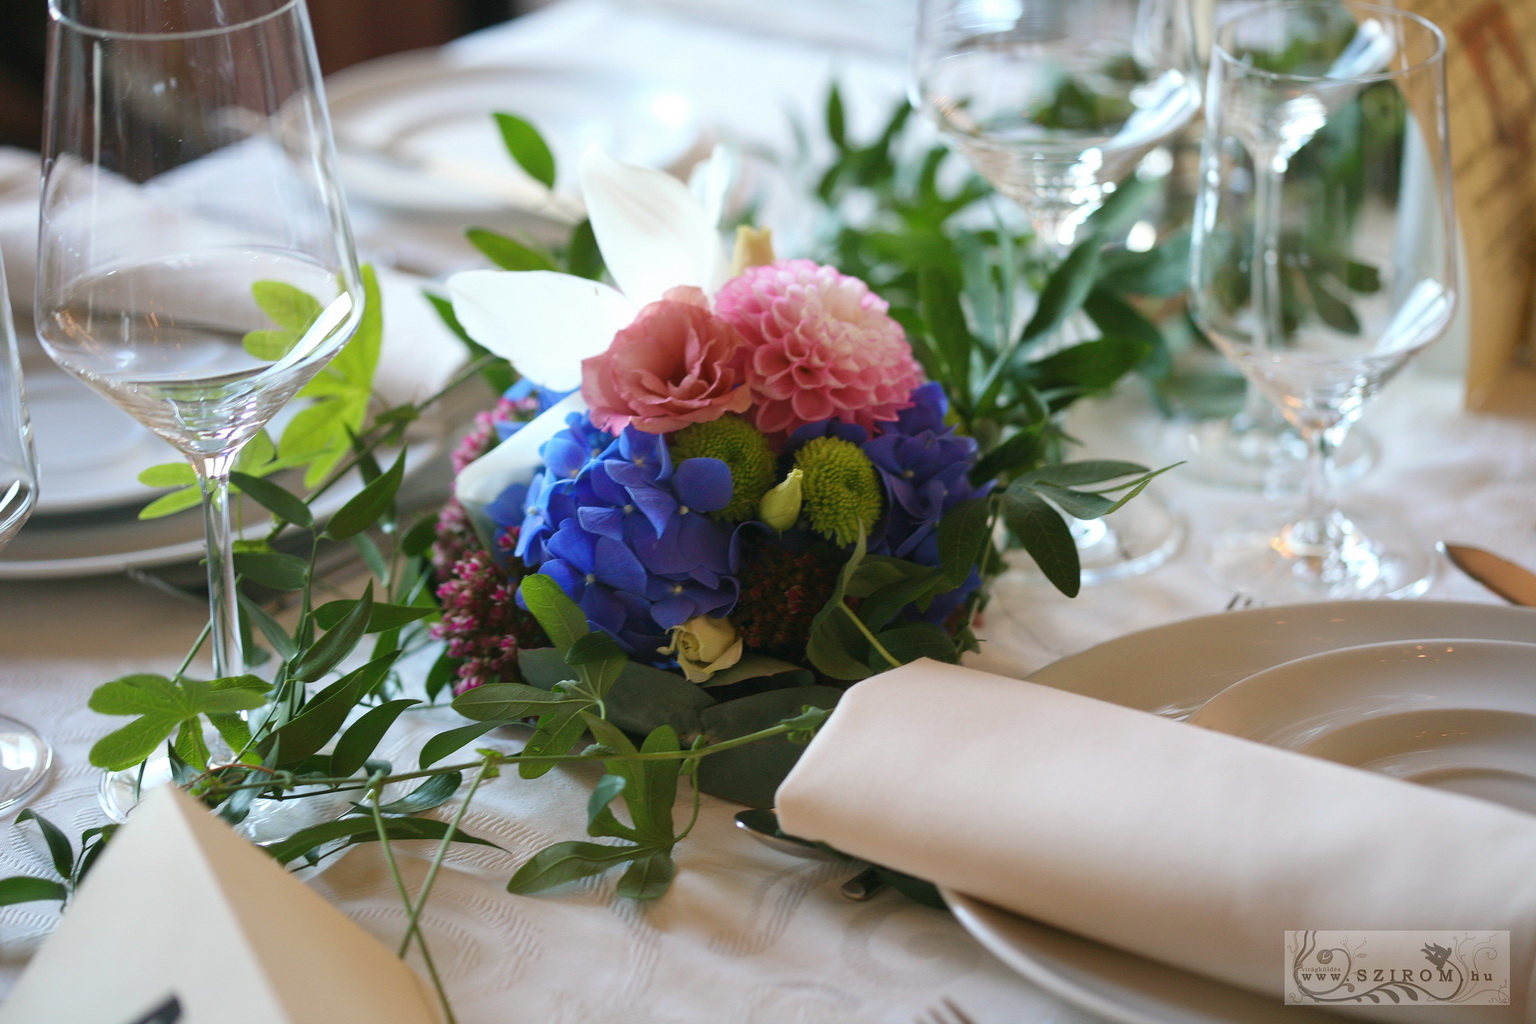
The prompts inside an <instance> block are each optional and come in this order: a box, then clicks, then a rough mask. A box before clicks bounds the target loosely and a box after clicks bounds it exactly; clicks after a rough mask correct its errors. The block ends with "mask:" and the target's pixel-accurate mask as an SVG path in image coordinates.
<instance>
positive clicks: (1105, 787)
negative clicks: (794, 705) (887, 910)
mask: <svg viewBox="0 0 1536 1024" xmlns="http://www.w3.org/2000/svg"><path fill="white" fill-rule="evenodd" d="M776 799H777V808H778V815H779V822H780V824H781V825H782V826H783V828H784V830H785V831H786V832H789V833H790V834H792V835H796V836H800V837H802V838H805V839H815V840H821V841H824V842H826V843H830V844H831V845H832V846H835V847H837V848H838V849H840V850H843V851H844V852H846V853H849V854H852V855H854V856H857V857H862V858H865V859H868V860H871V861H875V862H877V863H880V864H885V865H888V866H890V867H893V868H897V869H899V870H901V871H905V872H908V873H909V874H913V875H916V876H918V877H920V878H925V879H928V880H929V881H932V882H934V883H936V884H938V885H941V886H946V887H948V888H950V889H953V890H956V891H958V892H962V893H965V894H967V895H969V896H973V897H976V898H977V899H981V900H984V901H986V902H988V903H992V904H994V905H996V906H1000V907H1004V908H1007V909H1009V910H1012V911H1015V912H1016V913H1020V914H1023V915H1026V916H1028V917H1032V918H1034V919H1036V920H1039V921H1044V922H1046V923H1048V924H1052V925H1055V926H1056V927H1058V928H1063V929H1066V930H1068V931H1072V932H1076V933H1078V934H1080V935H1084V936H1087V937H1089V938H1092V939H1097V940H1099V941H1100V942H1104V943H1108V944H1110V945H1114V946H1117V947H1119V948H1121V949H1124V950H1127V951H1129V952H1132V953H1136V954H1140V955H1142V956H1145V957H1148V958H1150V959H1155V960H1159V961H1162V962H1164V963H1168V964H1171V965H1173V966H1175V967H1182V968H1184V969H1186V970H1190V971H1194V972H1196V973H1199V974H1204V975H1207V976H1210V977H1215V978H1218V979H1220V980H1223V981H1226V982H1229V983H1232V984H1235V985H1240V986H1243V987H1245V988H1248V989H1251V990H1253V991H1257V992H1260V993H1267V994H1269V995H1271V996H1273V998H1274V999H1275V1000H1276V1002H1277V1004H1278V1003H1279V1002H1280V1001H1281V1000H1282V999H1283V998H1284V992H1283V987H1284V984H1285V979H1286V977H1287V975H1286V968H1287V965H1288V964H1289V963H1290V961H1291V959H1293V957H1292V956H1291V955H1290V954H1289V953H1288V951H1287V938H1288V936H1287V933H1293V934H1294V933H1308V934H1310V933H1313V932H1334V931H1341V930H1347V931H1348V932H1350V933H1351V934H1355V935H1359V934H1361V933H1366V932H1372V933H1377V932H1386V931H1416V930H1434V931H1439V932H1451V931H1468V932H1472V931H1475V932H1479V933H1482V932H1494V933H1507V942H1508V945H1507V949H1508V953H1507V954H1506V955H1504V956H1502V957H1501V963H1500V964H1499V967H1500V969H1501V970H1504V971H1507V973H1506V974H1504V977H1507V978H1508V979H1509V982H1508V983H1507V984H1505V985H1504V986H1503V998H1504V1000H1505V1005H1458V1006H1455V1007H1441V1008H1439V1009H1438V1010H1436V1009H1434V1008H1427V1007H1426V1006H1425V1005H1423V1003H1424V1000H1425V999H1426V998H1428V997H1427V996H1423V995H1420V996H1419V998H1418V1000H1417V1002H1413V1003H1411V1004H1410V1000H1407V999H1405V1000H1404V1001H1403V1002H1402V1003H1401V1004H1398V1005H1392V1004H1391V1002H1390V999H1388V998H1383V1003H1385V1004H1386V1005H1377V1006H1375V1007H1371V1008H1367V1009H1357V1008H1345V1007H1340V1009H1342V1010H1343V1012H1349V1013H1357V1014H1359V1015H1361V1016H1368V1017H1372V1018H1373V1019H1386V1020H1396V1021H1413V1022H1415V1024H1420V1022H1423V1024H1429V1022H1431V1021H1434V1022H1439V1021H1445V1022H1447V1024H1449V1022H1451V1021H1454V1022H1455V1024H1488V1022H1494V1021H1497V1022H1500V1024H1514V1022H1522V1024H1531V1022H1536V1000H1533V999H1532V996H1531V991H1532V974H1533V970H1536V817H1533V816H1531V815H1527V814H1522V813H1519V812H1517V811H1512V810H1509V809H1507V808H1504V807H1501V806H1498V805H1495V804H1491V803H1485V802H1483V801H1481V800H1475V799H1472V798H1470V797H1465V796H1460V795H1457V794H1453V793H1447V792H1442V791H1438V790H1434V789H1430V788H1427V787H1424V786H1418V785H1414V784H1412V783H1408V782H1403V781H1401V780H1398V779H1392V778H1388V777H1386V776H1383V775H1376V774H1373V773H1371V772H1366V771H1362V770H1360V769H1356V768H1349V767H1345V766H1343V765H1338V764H1333V763H1331V762H1327V761H1322V760H1319V759H1317V758H1313V757H1307V756H1305V755H1302V754H1297V753H1293V752H1291V751H1287V750H1279V749H1276V748H1273V747H1267V746H1263V745H1261V744H1258V743H1254V742H1251V741H1249V740H1244V739H1239V738H1237V737H1233V736H1227V735H1225V734H1222V733H1217V732H1212V731H1209V730H1207V729H1202V728H1200V727H1198V726H1193V725H1189V724H1187V723H1184V722H1176V721H1172V720H1170V719H1166V718H1160V717H1158V716H1156V715H1153V714H1149V713H1147V712H1143V711H1135V710H1132V709H1129V708H1124V707H1120V706H1119V705H1116V704H1110V703H1108V702H1105V701H1100V700H1094V699H1092V698H1089V697H1083V696H1080V695H1078V694H1074V693H1068V692H1065V691H1062V690H1056V689H1052V688H1050V687H1046V686H1040V685H1038V684H1035V683H1027V682H1023V681H1021V680H1017V679H1005V678H1003V677H1001V676H995V675H990V674H988V673H985V672H978V671H975V670H973V669H965V668H961V667H958V666H955V665H945V664H940V663H938V662H933V661H919V662H915V663H913V664H911V665H907V666H905V667H903V668H899V669H895V670H893V671H890V672H886V673H883V674H881V675H878V676H875V677H873V678H871V679H867V680H865V681H864V682H862V683H859V684H858V685H856V686H854V687H853V688H852V689H851V690H849V691H848V692H847V694H845V695H844V697H843V699H842V700H841V701H840V702H839V703H838V706H837V708H836V710H835V711H833V713H832V717H831V718H830V719H829V720H828V722H827V724H826V725H825V726H823V728H822V729H821V731H820V732H819V733H818V734H817V736H816V738H815V739H814V740H813V741H812V742H811V744H810V746H809V747H808V748H807V749H806V751H805V753H804V755H803V756H802V757H801V759H800V761H799V763H798V764H797V765H796V766H795V768H794V770H793V771H792V772H791V773H790V775H789V777H788V778H787V779H785V781H784V783H783V784H782V785H781V786H780V787H779V790H778V794H777V798H776ZM1435 941H1436V942H1439V941H1440V939H1439V938H1436V939H1435ZM1420 959H1422V957H1421V958H1420ZM1369 966H1370V967H1371V968H1376V967H1382V968H1400V967H1403V966H1405V965H1403V964H1398V963H1376V962H1372V963H1371V964H1370V965H1369ZM1414 966H1415V969H1416V970H1418V969H1425V965H1424V964H1415V965H1414ZM1481 973H1482V971H1481V970H1480V971H1479V974H1481Z"/></svg>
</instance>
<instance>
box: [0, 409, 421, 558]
mask: <svg viewBox="0 0 1536 1024" xmlns="http://www.w3.org/2000/svg"><path fill="white" fill-rule="evenodd" d="M97 404H105V403H102V402H100V401H98V403H97ZM162 446H163V447H164V445H163V443H162ZM166 450H167V451H169V450H170V449H169V448H168V447H167V448H166ZM446 451H447V439H446V437H444V436H433V437H430V438H424V439H422V440H420V441H415V442H412V443H411V444H410V445H408V446H407V448H406V456H405V468H406V478H405V482H404V483H403V484H402V486H401V496H400V502H401V504H402V505H403V506H405V507H420V506H421V505H422V504H423V503H425V502H427V501H439V500H441V499H442V498H443V497H445V496H446V495H447V493H448V488H449V477H448V474H449V471H448V467H447V464H446V463H447V459H446V457H445V452H446ZM380 454H381V456H384V455H385V453H380ZM387 457H388V456H386V458H387ZM160 461H165V460H163V459H162V460H160ZM381 461H384V459H381ZM360 487H361V484H360V482H359V481H357V480H356V478H355V477H354V478H349V479H348V480H347V481H344V482H343V483H342V484H340V485H338V486H336V487H333V488H332V489H331V490H330V491H328V492H326V494H324V495H323V496H321V497H320V498H319V499H318V500H316V502H315V503H314V505H313V506H312V508H313V510H314V512H315V518H316V519H317V520H320V521H322V522H323V521H324V520H325V518H326V517H328V516H330V515H332V514H333V513H334V512H335V511H336V510H337V509H339V508H341V506H342V505H344V504H346V502H347V499H349V498H351V497H352V496H353V495H354V494H356V493H357V492H358V490H359V489H360ZM241 504H242V506H243V508H244V512H245V519H244V522H243V523H242V525H241V527H240V528H239V529H238V530H237V535H238V536H239V537H241V538H242V539H250V540H254V539H256V538H258V537H261V536H263V535H264V534H265V533H266V532H267V530H268V529H269V528H270V526H271V521H270V519H269V518H268V517H267V515H266V514H265V513H264V512H263V511H262V509H261V506H259V505H257V504H256V503H255V502H253V501H246V502H242V503H241ZM135 511H136V508H135V509H130V510H129V511H127V512H123V513H121V514H106V515H103V514H90V515H76V516H38V517H34V518H33V519H31V520H29V521H28V522H27V524H26V525H25V526H23V527H22V528H21V532H20V533H18V534H16V536H15V537H14V538H13V539H12V540H11V542H10V544H8V545H7V546H6V548H5V550H4V551H3V552H0V580H38V579H62V578H65V577H71V576H99V575H103V574H106V573H115V572H122V571H124V570H126V569H149V568H154V567H156V566H167V565H177V564H180V563H184V562H195V561H197V560H198V559H199V558H201V557H203V553H204V550H205V539H204V532H203V517H202V513H200V512H199V511H198V510H197V509H189V510H187V511H185V512H177V513H175V514H174V515H169V516H165V517H163V518H160V519H148V520H142V521H141V520H139V519H137V518H135V517H134V512H135Z"/></svg>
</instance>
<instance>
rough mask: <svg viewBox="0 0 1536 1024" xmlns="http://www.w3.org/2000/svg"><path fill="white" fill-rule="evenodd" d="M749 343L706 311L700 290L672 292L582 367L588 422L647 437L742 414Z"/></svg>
mask: <svg viewBox="0 0 1536 1024" xmlns="http://www.w3.org/2000/svg"><path fill="white" fill-rule="evenodd" d="M746 357H747V343H746V341H745V339H743V338H742V336H741V335H740V333H738V332H737V330H736V328H734V327H732V326H731V325H730V324H728V323H726V322H725V321H724V320H721V319H720V318H719V317H717V316H715V315H714V314H713V313H711V312H710V311H709V304H708V303H707V302H706V301H705V298H704V293H703V292H702V291H700V290H699V289H698V288H692V287H685V288H673V289H671V290H670V291H668V292H667V293H666V294H665V295H664V296H663V297H662V298H661V299H660V300H658V301H656V302H653V303H651V304H650V305H648V306H646V307H644V308H643V309H641V310H640V315H639V316H637V317H636V318H635V321H634V323H632V324H630V325H629V326H628V327H625V328H624V329H623V330H621V331H619V332H618V334H616V335H615V336H614V339H613V344H611V345H609V346H608V351H606V352H604V353H603V354H602V355H597V356H593V357H591V358H590V359H583V360H582V362H581V397H582V399H583V400H584V401H585V402H586V403H587V406H588V407H589V409H590V415H591V417H592V422H593V423H595V424H597V426H599V427H601V428H602V429H604V430H607V431H609V432H610V433H614V434H617V433H618V432H619V431H621V430H623V429H624V428H625V427H626V426H634V427H636V428H638V429H640V430H644V431H646V432H648V433H652V434H664V433H667V432H669V431H673V430H681V429H682V428H683V427H686V426H687V425H688V424H690V423H704V422H707V421H709V420H714V419H719V418H720V417H721V416H723V415H725V414H726V413H728V412H738V413H739V412H745V411H746V410H747V408H748V407H749V406H750V405H751V404H752V392H751V389H750V388H748V387H747V386H746V377H745V373H744V370H745V364H746Z"/></svg>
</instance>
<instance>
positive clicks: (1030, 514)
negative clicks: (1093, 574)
mask: <svg viewBox="0 0 1536 1024" xmlns="http://www.w3.org/2000/svg"><path fill="white" fill-rule="evenodd" d="M1003 522H1004V523H1006V524H1007V526H1008V529H1010V530H1012V531H1013V534H1014V536H1016V537H1017V538H1019V542H1020V543H1021V544H1023V545H1024V550H1025V551H1027V552H1028V553H1029V556H1030V557H1031V558H1033V559H1034V560H1035V564H1036V565H1037V566H1039V567H1040V571H1041V572H1042V573H1044V574H1045V578H1046V579H1048V580H1050V581H1051V583H1052V584H1053V585H1054V586H1055V587H1056V589H1057V590H1059V591H1061V592H1062V593H1063V594H1065V595H1067V596H1068V597H1076V596H1077V592H1078V590H1079V589H1081V587H1082V563H1081V561H1080V560H1079V558H1078V555H1077V544H1076V543H1074V541H1073V539H1072V529H1071V527H1069V526H1068V525H1067V523H1066V520H1064V519H1062V517H1061V513H1059V512H1057V511H1056V509H1054V508H1052V507H1051V505H1050V504H1049V503H1048V502H1047V501H1046V500H1045V499H1044V498H1042V497H1040V496H1039V495H1038V494H1036V493H1034V492H1033V491H1031V490H1030V489H1029V487H1028V486H1026V485H1025V484H1024V482H1023V481H1021V480H1015V481H1014V482H1013V483H1012V484H1010V485H1009V486H1008V490H1007V491H1005V492H1004V494H1003Z"/></svg>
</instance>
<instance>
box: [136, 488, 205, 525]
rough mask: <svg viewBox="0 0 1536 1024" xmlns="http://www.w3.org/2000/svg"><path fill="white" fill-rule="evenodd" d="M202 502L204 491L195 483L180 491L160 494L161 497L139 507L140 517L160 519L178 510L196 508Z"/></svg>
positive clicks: (183, 510)
mask: <svg viewBox="0 0 1536 1024" xmlns="http://www.w3.org/2000/svg"><path fill="white" fill-rule="evenodd" d="M202 503H203V492H202V490H201V489H200V488H199V487H198V486H197V485H196V484H193V485H192V486H191V487H184V488H182V489H181V490H179V491H172V492H171V493H169V494H162V495H160V497H158V498H156V499H155V500H154V501H152V502H150V503H149V504H148V505H145V506H144V507H143V508H141V509H139V518H140V519H159V518H161V517H163V516H168V515H173V514H175V513H177V512H185V511H186V510H187V509H189V508H196V507H197V506H199V505H201V504H202Z"/></svg>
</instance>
